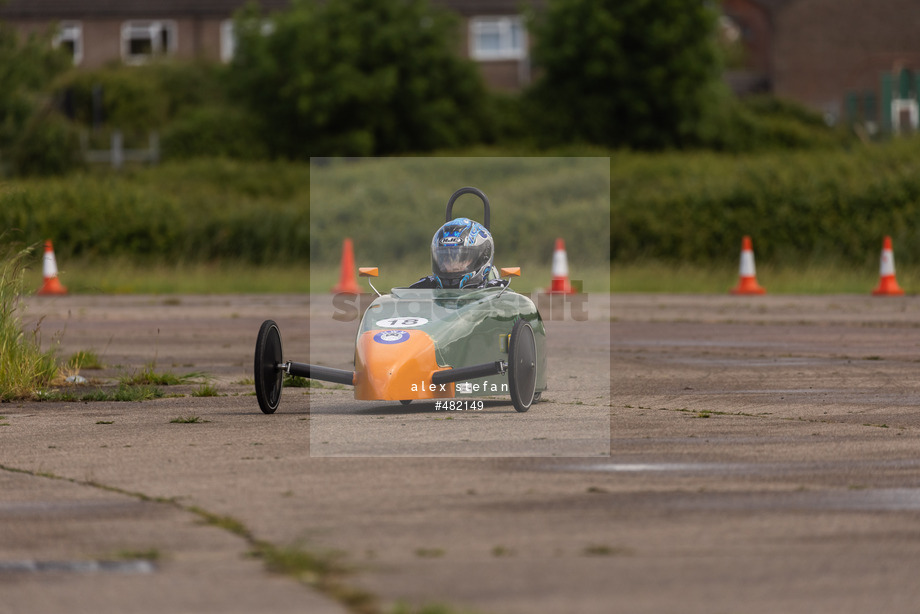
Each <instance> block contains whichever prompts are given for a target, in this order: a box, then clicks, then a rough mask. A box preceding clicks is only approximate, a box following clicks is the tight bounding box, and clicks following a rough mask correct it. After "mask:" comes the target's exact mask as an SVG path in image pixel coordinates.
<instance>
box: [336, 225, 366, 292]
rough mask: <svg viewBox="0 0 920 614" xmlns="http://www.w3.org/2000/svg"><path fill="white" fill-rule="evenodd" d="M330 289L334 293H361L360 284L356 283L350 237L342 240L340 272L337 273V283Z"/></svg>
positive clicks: (353, 254)
mask: <svg viewBox="0 0 920 614" xmlns="http://www.w3.org/2000/svg"><path fill="white" fill-rule="evenodd" d="M332 291H333V292H335V293H339V292H344V293H345V294H361V286H359V285H358V280H357V278H356V277H355V253H354V248H353V246H352V244H351V239H345V240H344V241H343V242H342V272H341V273H340V275H339V283H338V284H336V286H335V287H334V288H332Z"/></svg>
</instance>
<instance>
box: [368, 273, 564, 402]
mask: <svg viewBox="0 0 920 614" xmlns="http://www.w3.org/2000/svg"><path fill="white" fill-rule="evenodd" d="M519 319H525V320H527V321H528V322H530V324H531V326H532V327H533V331H534V339H535V342H536V349H537V357H538V364H537V365H536V368H537V377H536V390H537V392H541V391H543V390H545V389H546V352H545V344H546V331H545V329H544V327H543V320H542V318H541V317H540V314H539V312H538V311H537V308H536V306H535V305H534V304H533V301H531V300H530V299H529V298H528V297H526V296H523V295H521V294H518V293H516V292H513V291H511V290H509V289H507V288H504V287H500V286H498V287H490V288H479V289H472V290H467V289H464V290H458V289H416V288H393V289H392V290H391V292H390V294H385V295H382V296H380V297H378V298H377V299H375V300H374V302H373V303H371V305H370V306H369V307H368V309H367V310H366V311H365V313H364V317H363V318H362V320H361V324H360V326H359V328H358V334H357V339H356V352H355V369H356V372H357V373H358V376H357V379H358V380H362V381H364V382H369V381H370V380H372V379H373V380H374V381H375V382H376V383H375V384H374V385H373V386H371V385H369V384H368V385H366V386H357V387H356V389H355V398H360V399H378V400H393V399H395V398H397V397H398V398H399V399H400V400H404V399H419V398H439V397H441V395H443V394H445V393H446V391H441V390H437V391H435V393H434V394H436V395H437V396H433V394H432V392H431V391H429V390H422V388H423V387H425V386H426V385H430V379H431V374H432V373H433V372H434V371H437V370H440V369H444V368H459V367H469V366H473V365H479V364H483V363H488V362H492V361H507V360H508V339H509V336H510V334H511V329H512V327H513V326H514V323H515V322H516V321H517V320H519ZM381 331H384V332H386V331H391V333H389V334H385V335H383V336H378V333H380V332H381ZM399 331H401V332H404V333H406V336H405V339H404V340H403V335H401V334H399ZM417 333H419V334H417ZM422 335H424V337H426V338H428V339H430V340H431V342H432V343H433V346H434V348H433V349H434V363H435V364H434V365H432V364H431V360H430V358H428V357H425V358H418V357H416V355H415V352H416V350H421V348H422V344H421V341H419V340H420V339H422ZM375 336H377V340H376V341H375ZM389 339H392V340H398V341H397V342H395V343H393V342H389V343H388V342H387V341H388V340H389ZM407 344H408V345H407ZM387 345H389V346H390V347H387V348H383V347H375V346H387ZM402 346H405V347H402ZM403 350H406V351H405V352H404V351H403ZM425 352H427V349H426V350H425ZM369 354H373V355H374V356H375V358H374V359H373V360H372V361H369V359H368V356H369ZM403 354H406V355H409V354H411V356H403ZM384 356H388V357H390V358H392V360H393V361H394V363H393V364H392V367H387V366H386V365H385V364H384V363H385V360H384V358H383V357H384ZM378 357H379V358H378ZM369 367H371V368H373V369H375V370H378V371H379V370H383V371H385V372H384V373H374V374H373V376H370V375H368V376H364V375H362V372H363V371H366V370H367V369H368V368H369ZM388 381H389V383H388ZM416 383H418V386H416V387H415V389H414V390H413V388H412V386H413V385H415V384H416ZM407 384H408V385H409V388H408V389H406V390H405V392H404V393H400V389H401V388H403V387H405V386H406V385H407ZM359 388H360V393H359ZM455 388H456V390H455V392H456V396H457V397H464V396H491V395H504V394H507V393H508V376H507V373H505V374H496V375H494V376H488V377H483V378H477V379H471V380H469V381H467V382H458V383H457V385H456V387H455ZM375 394H380V395H385V396H374V395H375ZM401 394H402V395H401ZM359 395H360V396H359ZM394 395H395V396H394ZM400 395H401V396H400ZM450 396H453V394H451V395H450Z"/></svg>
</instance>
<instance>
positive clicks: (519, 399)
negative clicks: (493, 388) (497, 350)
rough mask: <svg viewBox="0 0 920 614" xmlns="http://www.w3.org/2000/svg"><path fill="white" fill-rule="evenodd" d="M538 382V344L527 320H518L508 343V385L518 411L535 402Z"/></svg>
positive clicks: (512, 400)
mask: <svg viewBox="0 0 920 614" xmlns="http://www.w3.org/2000/svg"><path fill="white" fill-rule="evenodd" d="M536 384H537V344H536V341H535V339H534V336H533V328H532V327H531V326H530V323H529V322H527V320H518V321H517V322H515V323H514V328H512V329H511V341H510V343H509V344H508V387H509V388H510V389H511V402H512V403H513V404H514V409H516V410H517V411H527V410H528V409H530V406H531V405H532V404H533V402H534V397H535V391H536Z"/></svg>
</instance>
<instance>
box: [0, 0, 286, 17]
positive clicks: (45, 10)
mask: <svg viewBox="0 0 920 614" xmlns="http://www.w3.org/2000/svg"><path fill="white" fill-rule="evenodd" d="M258 3H259V4H260V5H261V6H262V7H263V8H266V9H269V10H272V9H283V8H286V7H288V6H290V4H291V2H290V0H258ZM244 4H246V0H7V1H6V2H0V17H3V18H5V19H88V18H105V17H160V16H167V15H172V16H175V15H201V16H207V15H230V14H232V13H233V12H235V11H236V10H237V9H238V8H240V7H242V6H243V5H244Z"/></svg>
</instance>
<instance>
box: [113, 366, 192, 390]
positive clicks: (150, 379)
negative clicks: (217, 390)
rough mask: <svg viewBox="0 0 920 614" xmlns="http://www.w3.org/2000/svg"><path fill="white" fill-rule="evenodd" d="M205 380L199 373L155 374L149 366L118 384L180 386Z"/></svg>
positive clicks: (123, 378)
mask: <svg viewBox="0 0 920 614" xmlns="http://www.w3.org/2000/svg"><path fill="white" fill-rule="evenodd" d="M207 378H208V376H207V375H206V374H205V373H203V372H201V371H195V372H192V373H185V374H183V375H177V374H175V373H157V372H156V371H155V370H154V366H153V365H152V364H151V365H147V366H146V367H144V369H143V370H142V371H140V372H135V373H133V374H131V375H126V376H124V377H122V378H121V379H120V382H121V383H122V384H125V385H131V386H139V385H153V386H180V385H182V384H190V383H195V382H199V381H201V380H205V379H207Z"/></svg>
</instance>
